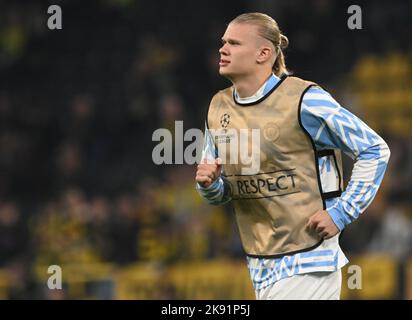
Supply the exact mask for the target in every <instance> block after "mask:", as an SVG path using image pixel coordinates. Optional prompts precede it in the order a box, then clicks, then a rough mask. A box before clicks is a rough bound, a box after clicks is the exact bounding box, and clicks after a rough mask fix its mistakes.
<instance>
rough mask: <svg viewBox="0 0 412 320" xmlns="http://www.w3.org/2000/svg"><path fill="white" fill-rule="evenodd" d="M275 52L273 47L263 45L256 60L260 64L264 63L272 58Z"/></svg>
mask: <svg viewBox="0 0 412 320" xmlns="http://www.w3.org/2000/svg"><path fill="white" fill-rule="evenodd" d="M274 54H275V53H274V52H273V49H272V48H270V47H262V48H261V49H260V52H259V55H258V57H257V59H256V62H257V63H259V64H262V63H264V62H266V61H268V60H270V59H272V57H273V55H274Z"/></svg>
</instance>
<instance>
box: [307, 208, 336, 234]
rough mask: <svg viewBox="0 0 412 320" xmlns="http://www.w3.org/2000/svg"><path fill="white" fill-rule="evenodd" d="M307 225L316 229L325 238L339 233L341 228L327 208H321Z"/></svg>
mask: <svg viewBox="0 0 412 320" xmlns="http://www.w3.org/2000/svg"><path fill="white" fill-rule="evenodd" d="M306 227H307V228H309V229H312V230H314V231H315V232H316V233H318V234H319V236H320V237H321V238H323V239H329V238H332V237H333V236H335V235H337V234H338V233H339V229H338V228H337V227H336V225H335V223H334V222H333V220H332V218H331V217H330V215H329V213H328V212H327V211H326V210H320V211H318V212H316V213H315V214H314V215H313V216H311V217H310V218H309V221H308V223H307V225H306Z"/></svg>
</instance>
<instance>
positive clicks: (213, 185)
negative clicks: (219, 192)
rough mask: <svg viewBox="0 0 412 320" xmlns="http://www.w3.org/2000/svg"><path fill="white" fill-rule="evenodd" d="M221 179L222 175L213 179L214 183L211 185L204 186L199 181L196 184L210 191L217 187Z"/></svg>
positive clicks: (199, 187)
mask: <svg viewBox="0 0 412 320" xmlns="http://www.w3.org/2000/svg"><path fill="white" fill-rule="evenodd" d="M220 179H221V177H219V178H217V179H216V180H215V181H213V183H212V184H211V185H210V186H208V187H202V186H201V185H200V184H199V182H197V183H196V185H197V188H198V189H199V190H203V191H210V190H214V189H216V187H217V185H218V184H219V181H220Z"/></svg>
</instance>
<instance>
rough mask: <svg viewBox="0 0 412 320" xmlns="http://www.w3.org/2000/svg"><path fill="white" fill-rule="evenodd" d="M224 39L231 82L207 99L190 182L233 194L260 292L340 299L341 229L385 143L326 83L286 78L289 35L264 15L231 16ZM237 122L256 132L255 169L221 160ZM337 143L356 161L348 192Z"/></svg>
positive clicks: (367, 188)
mask: <svg viewBox="0 0 412 320" xmlns="http://www.w3.org/2000/svg"><path fill="white" fill-rule="evenodd" d="M222 42H223V45H222V47H221V48H220V50H219V53H220V63H219V66H220V69H219V73H220V75H222V76H224V77H226V78H228V79H229V80H230V81H231V82H232V84H233V86H232V87H230V88H227V89H225V90H222V91H220V92H218V93H217V94H216V95H215V96H214V97H213V99H212V101H211V103H210V107H209V112H208V119H207V128H206V132H205V133H206V134H205V137H206V139H205V145H204V152H203V160H202V162H201V163H200V164H199V165H198V169H197V173H196V181H197V190H198V192H199V193H200V194H201V195H202V196H203V197H204V198H205V199H206V200H207V201H208V202H209V203H210V204H214V205H220V204H224V203H227V202H229V201H231V202H232V204H233V206H234V209H235V214H236V220H237V223H238V227H239V232H240V236H241V240H242V245H243V248H244V250H245V253H246V255H247V262H248V268H249V271H250V275H251V278H252V282H253V285H254V288H255V290H256V298H257V299H339V298H340V291H341V271H340V269H341V268H342V267H343V266H344V265H345V264H346V263H347V262H348V260H347V258H346V257H345V255H344V253H343V252H342V250H341V248H340V246H339V234H340V232H341V231H342V230H343V229H344V227H345V226H346V225H348V224H349V223H351V222H352V221H354V220H355V219H357V218H358V217H359V215H360V214H361V213H362V212H363V211H364V210H365V209H366V208H367V206H368V205H369V204H370V203H371V201H372V200H373V198H374V197H375V194H376V192H377V190H378V188H379V185H380V183H381V181H382V179H383V176H384V173H385V170H386V167H387V163H388V160H389V156H390V151H389V148H388V146H387V144H386V143H385V142H384V140H383V139H382V138H381V137H380V136H379V135H377V134H376V133H375V132H374V131H373V130H372V129H370V128H369V127H368V126H367V125H366V124H365V123H364V122H362V121H361V120H360V119H359V118H357V117H356V116H355V115H353V114H352V113H350V112H349V111H347V110H346V109H344V108H343V107H341V106H340V105H339V103H338V102H336V101H335V100H334V99H333V98H332V96H331V95H330V94H329V93H327V92H326V91H325V90H323V89H322V88H320V87H319V86H317V85H316V84H315V83H313V82H310V81H305V80H302V79H300V78H297V77H292V76H288V71H287V69H286V65H285V59H284V55H283V49H285V48H286V47H287V46H288V43H289V42H288V39H287V37H286V36H285V35H283V34H281V32H280V30H279V27H278V25H277V23H276V21H275V20H273V19H272V18H271V17H269V16H268V15H265V14H262V13H246V14H242V15H240V16H238V17H237V18H235V19H234V20H233V21H231V22H230V23H229V25H228V27H227V29H226V32H225V33H224V35H223V38H222ZM241 129H248V130H250V129H258V130H259V132H260V144H259V148H260V150H259V151H260V153H259V156H260V157H259V172H257V173H255V174H243V173H242V168H243V167H244V165H243V164H242V163H241V161H227V159H229V158H230V153H231V152H233V150H232V151H231V149H230V147H228V145H229V144H230V143H232V140H231V139H233V136H230V135H229V134H228V132H229V131H230V130H241ZM341 151H343V152H345V153H346V154H348V155H349V156H350V157H351V158H352V159H354V160H355V163H354V167H353V171H352V176H351V179H350V181H349V183H348V185H347V188H346V190H343V182H342V166H341ZM207 159H209V160H210V159H213V160H212V162H211V161H206V160H207ZM235 159H236V157H235ZM222 160H223V163H224V164H223V168H224V170H222V169H223V168H222Z"/></svg>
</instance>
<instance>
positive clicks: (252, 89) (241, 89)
mask: <svg viewBox="0 0 412 320" xmlns="http://www.w3.org/2000/svg"><path fill="white" fill-rule="evenodd" d="M271 75H272V70H270V71H269V72H265V73H261V74H253V75H250V76H246V77H242V78H241V79H234V80H232V83H233V86H234V87H235V89H236V92H237V94H238V96H239V97H240V98H247V97H250V96H253V95H254V94H255V93H256V91H258V90H259V88H260V87H262V86H263V84H264V83H265V82H266V81H267V80H268V79H269V78H270V76H271Z"/></svg>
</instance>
